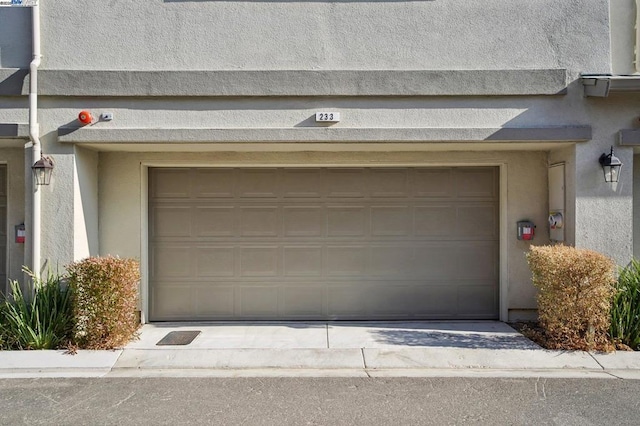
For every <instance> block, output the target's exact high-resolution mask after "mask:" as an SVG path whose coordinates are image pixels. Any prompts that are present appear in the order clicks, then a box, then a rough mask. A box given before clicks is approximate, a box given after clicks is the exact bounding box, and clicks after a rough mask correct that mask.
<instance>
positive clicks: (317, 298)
mask: <svg viewBox="0 0 640 426" xmlns="http://www.w3.org/2000/svg"><path fill="white" fill-rule="evenodd" d="M324 293H325V290H324V287H323V286H318V285H308V283H300V284H298V285H288V286H283V287H281V289H280V299H281V303H280V305H281V306H282V312H281V314H282V316H283V317H285V318H291V317H302V318H307V319H309V318H323V316H324V312H325V309H324V299H325V296H324Z"/></svg>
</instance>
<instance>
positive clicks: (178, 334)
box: [156, 330, 200, 346]
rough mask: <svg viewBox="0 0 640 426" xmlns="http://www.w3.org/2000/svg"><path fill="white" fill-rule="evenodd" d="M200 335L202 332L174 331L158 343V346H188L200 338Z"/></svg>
mask: <svg viewBox="0 0 640 426" xmlns="http://www.w3.org/2000/svg"><path fill="white" fill-rule="evenodd" d="M198 334H200V330H191V331H172V332H170V333H169V334H167V335H166V336H164V337H163V338H162V339H161V340H160V341H159V342H158V343H156V346H173V345H176V346H178V345H182V346H183V345H188V344H189V343H191V342H193V339H195V338H196V337H198Z"/></svg>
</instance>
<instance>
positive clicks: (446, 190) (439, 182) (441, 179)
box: [413, 168, 454, 198]
mask: <svg viewBox="0 0 640 426" xmlns="http://www.w3.org/2000/svg"><path fill="white" fill-rule="evenodd" d="M452 173H453V171H452V169H435V168H434V169H415V170H413V195H414V196H415V197H420V198H451V197H453V195H454V192H453V189H454V181H453V179H452V178H451V176H452Z"/></svg>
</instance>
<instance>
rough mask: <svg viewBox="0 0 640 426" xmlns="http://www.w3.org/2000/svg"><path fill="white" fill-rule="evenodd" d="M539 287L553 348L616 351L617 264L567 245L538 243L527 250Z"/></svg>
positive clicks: (543, 319) (541, 311) (543, 320)
mask: <svg viewBox="0 0 640 426" xmlns="http://www.w3.org/2000/svg"><path fill="white" fill-rule="evenodd" d="M527 261H528V262H529V268H530V269H531V271H532V273H533V284H534V285H535V286H536V287H537V288H538V290H539V291H538V317H539V319H540V325H541V326H542V328H543V330H544V332H545V334H546V336H545V337H546V339H547V342H548V346H549V347H550V348H552V349H579V350H611V349H612V345H611V342H610V339H609V335H608V332H609V325H610V323H611V317H610V310H611V301H612V298H613V295H614V292H615V290H614V282H615V276H614V271H615V269H614V263H613V261H612V260H611V259H609V258H607V257H606V256H604V255H602V254H600V253H597V252H594V251H590V250H583V249H576V248H573V247H567V246H543V247H532V248H531V250H530V251H529V253H528V254H527Z"/></svg>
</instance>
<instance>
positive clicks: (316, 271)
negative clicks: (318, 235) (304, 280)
mask: <svg viewBox="0 0 640 426" xmlns="http://www.w3.org/2000/svg"><path fill="white" fill-rule="evenodd" d="M283 259H284V261H283V268H284V271H283V272H284V275H285V276H293V277H295V276H310V277H321V276H322V246H315V247H309V246H285V247H284V248H283Z"/></svg>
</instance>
